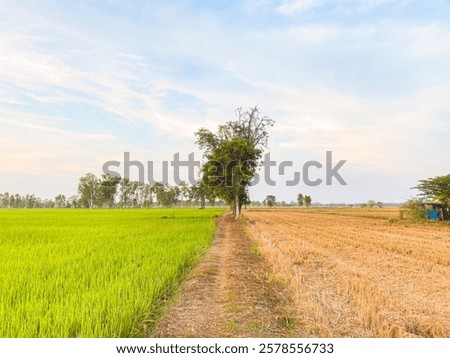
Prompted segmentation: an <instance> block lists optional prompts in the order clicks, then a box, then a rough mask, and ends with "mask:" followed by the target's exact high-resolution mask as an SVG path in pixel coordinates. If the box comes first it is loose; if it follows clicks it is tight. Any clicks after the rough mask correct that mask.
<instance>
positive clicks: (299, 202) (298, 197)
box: [297, 193, 305, 207]
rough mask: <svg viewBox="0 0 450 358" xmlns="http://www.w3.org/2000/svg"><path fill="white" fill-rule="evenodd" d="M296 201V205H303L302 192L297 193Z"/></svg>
mask: <svg viewBox="0 0 450 358" xmlns="http://www.w3.org/2000/svg"><path fill="white" fill-rule="evenodd" d="M297 203H298V206H300V207H302V206H303V205H305V197H304V196H303V194H302V193H299V194H298V195H297Z"/></svg>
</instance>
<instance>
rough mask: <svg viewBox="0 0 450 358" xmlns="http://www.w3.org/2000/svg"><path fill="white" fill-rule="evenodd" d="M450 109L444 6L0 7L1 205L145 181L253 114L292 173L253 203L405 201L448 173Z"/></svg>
mask: <svg viewBox="0 0 450 358" xmlns="http://www.w3.org/2000/svg"><path fill="white" fill-rule="evenodd" d="M449 98H450V1H447V0H441V1H439V0H431V1H409V0H368V1H362V0H341V1H337V0H278V1H264V0H255V1H250V0H243V1H234V0H228V1H205V0H201V1H193V0H185V1H170V2H167V1H144V0H135V1H131V0H130V1H129V0H121V1H119V0H117V1H115V0H110V1H87V0H79V1H64V0H59V1H50V0H40V1H18V0H14V1H9V0H0V192H6V191H8V192H10V193H20V194H26V193H34V194H36V195H38V196H40V197H43V198H54V196H55V195H57V194H59V193H63V194H65V195H66V196H71V195H74V194H76V191H77V183H78V178H79V177H81V176H82V175H84V174H85V173H87V172H92V173H95V174H96V175H100V174H101V173H102V165H103V163H105V162H106V161H109V160H118V161H121V162H122V163H123V160H124V152H128V153H130V158H131V159H132V160H138V161H141V162H142V163H144V164H145V163H147V162H148V161H152V162H153V163H154V166H155V173H156V174H155V176H156V177H157V173H158V170H159V171H160V167H161V163H162V161H166V160H167V161H171V160H172V159H173V155H174V154H175V153H180V158H181V159H182V160H183V159H187V156H188V154H189V153H191V152H194V153H195V158H196V159H198V160H200V159H201V151H199V149H198V147H197V146H196V144H195V136H194V132H195V131H196V130H198V129H199V128H200V127H206V128H208V129H210V130H212V131H214V130H215V129H216V128H217V126H218V125H219V124H222V123H225V122H227V121H230V120H235V119H236V115H235V110H236V109H237V108H239V107H242V108H243V109H244V110H246V109H248V108H250V107H253V106H255V105H257V106H258V108H259V109H260V113H261V114H262V115H265V116H269V117H271V118H273V119H274V120H275V126H274V127H273V128H271V129H270V133H269V148H268V149H267V152H270V156H271V160H275V161H277V163H280V162H282V161H292V163H293V168H291V169H289V170H287V171H286V175H284V176H283V175H278V169H277V168H273V169H272V171H273V175H272V177H273V179H274V180H275V181H276V185H275V186H269V185H267V184H263V183H260V184H258V185H255V186H253V187H252V188H251V197H252V199H254V200H262V199H263V198H264V197H265V196H266V195H268V194H273V195H275V196H276V197H277V199H278V200H280V201H281V200H284V201H287V202H289V201H291V200H294V201H295V200H296V197H297V193H299V192H301V193H304V194H307V195H308V194H309V195H310V196H311V197H312V199H313V202H323V203H330V202H348V203H352V202H365V201H367V200H369V199H372V200H376V201H383V202H402V201H405V200H406V199H408V198H409V197H411V196H413V195H415V194H416V192H415V191H414V190H411V188H412V187H414V186H415V185H416V184H417V181H418V180H420V179H425V178H428V177H433V176H437V175H446V174H448V173H450V150H449V138H450V100H449ZM327 151H331V152H332V156H333V165H335V164H337V162H339V161H340V160H346V162H345V164H344V165H343V166H342V167H341V169H340V170H339V174H340V175H341V176H342V177H343V178H344V179H345V182H346V183H347V185H341V184H340V183H339V182H338V181H336V180H333V181H332V183H331V185H326V183H325V175H326V171H325V157H326V152H327ZM311 160H315V161H318V162H320V163H322V164H323V166H324V167H323V168H321V169H318V168H312V169H311V170H310V172H309V175H310V177H311V178H312V179H316V178H322V179H323V180H324V181H323V183H322V184H321V185H318V186H315V187H311V186H307V185H305V183H304V182H302V181H300V183H299V184H298V185H295V186H287V185H286V180H289V179H292V175H291V174H292V171H302V167H303V164H304V163H305V162H307V161H311ZM302 174H303V173H302ZM301 178H302V177H301Z"/></svg>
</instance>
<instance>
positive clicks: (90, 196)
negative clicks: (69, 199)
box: [78, 173, 100, 209]
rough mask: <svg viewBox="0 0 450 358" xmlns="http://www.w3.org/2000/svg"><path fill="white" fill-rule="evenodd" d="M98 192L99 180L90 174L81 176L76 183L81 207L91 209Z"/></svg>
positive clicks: (95, 202) (95, 201)
mask: <svg viewBox="0 0 450 358" xmlns="http://www.w3.org/2000/svg"><path fill="white" fill-rule="evenodd" d="M99 192H100V180H99V179H98V178H97V177H96V176H95V175H94V174H92V173H87V174H85V175H84V176H82V177H81V178H80V180H79V182H78V193H79V194H80V196H81V197H80V201H81V205H82V206H84V207H86V208H89V209H92V208H93V207H94V205H95V204H97V201H98V200H97V199H98V196H99Z"/></svg>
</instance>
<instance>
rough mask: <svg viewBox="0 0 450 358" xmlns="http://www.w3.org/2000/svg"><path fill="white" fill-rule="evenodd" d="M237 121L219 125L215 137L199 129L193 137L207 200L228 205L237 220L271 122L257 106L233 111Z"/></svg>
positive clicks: (246, 200)
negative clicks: (200, 152) (199, 153)
mask: <svg viewBox="0 0 450 358" xmlns="http://www.w3.org/2000/svg"><path fill="white" fill-rule="evenodd" d="M236 115H237V119H236V120H235V121H230V122H227V123H226V124H224V125H220V126H219V127H218V129H217V132H216V133H213V132H211V131H210V130H209V129H206V128H200V129H199V130H198V131H197V132H196V133H195V135H196V137H197V141H196V143H197V144H198V145H199V147H200V149H202V150H204V154H203V156H204V159H205V162H204V164H203V166H202V168H201V184H200V185H202V187H203V188H204V192H205V195H206V197H207V198H208V199H213V198H220V199H222V200H225V201H226V202H227V203H228V204H230V209H231V211H232V212H233V214H234V215H235V217H236V219H237V218H238V217H239V215H240V211H241V207H242V205H244V204H246V203H248V202H249V195H248V187H249V185H250V183H251V181H252V179H253V178H254V176H255V174H256V171H257V169H258V166H259V164H260V163H259V160H260V159H261V158H262V155H263V152H264V149H265V148H267V144H268V129H269V128H270V127H272V126H273V125H274V120H273V119H271V118H269V117H266V116H261V115H260V112H259V109H258V107H257V106H255V107H253V108H250V109H249V110H247V111H243V110H242V108H238V109H237V110H236Z"/></svg>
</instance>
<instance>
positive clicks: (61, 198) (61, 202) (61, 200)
mask: <svg viewBox="0 0 450 358" xmlns="http://www.w3.org/2000/svg"><path fill="white" fill-rule="evenodd" d="M55 206H56V207H57V208H59V209H61V208H65V207H66V206H67V201H66V197H65V195H62V194H58V195H57V196H56V197H55Z"/></svg>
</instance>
